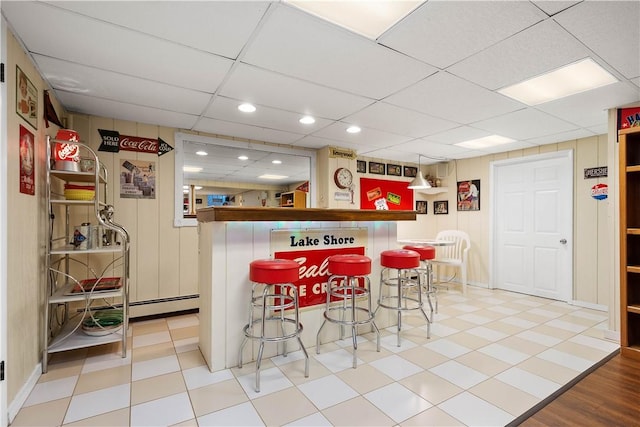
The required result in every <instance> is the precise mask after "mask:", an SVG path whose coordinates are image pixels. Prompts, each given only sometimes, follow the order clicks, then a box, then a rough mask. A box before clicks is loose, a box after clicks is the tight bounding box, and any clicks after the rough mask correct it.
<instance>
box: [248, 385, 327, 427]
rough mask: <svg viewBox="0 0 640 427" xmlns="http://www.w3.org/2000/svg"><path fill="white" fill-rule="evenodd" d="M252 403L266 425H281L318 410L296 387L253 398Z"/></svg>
mask: <svg viewBox="0 0 640 427" xmlns="http://www.w3.org/2000/svg"><path fill="white" fill-rule="evenodd" d="M284 402H286V403H285V404H283V403H284ZM252 403H253V406H254V407H255V408H256V411H258V414H260V417H261V418H262V419H263V420H264V422H265V424H266V425H268V426H276V425H279V426H281V425H284V424H287V423H290V422H291V421H295V420H297V419H299V418H303V417H306V416H307V415H311V414H314V413H316V412H318V408H316V407H315V405H314V404H313V403H311V401H310V400H309V399H307V397H306V396H305V395H304V394H303V393H302V392H301V391H300V390H298V389H297V388H296V387H290V388H287V389H285V390H282V391H279V392H276V393H271V394H268V395H266V396H263V397H259V398H257V399H253V400H252Z"/></svg>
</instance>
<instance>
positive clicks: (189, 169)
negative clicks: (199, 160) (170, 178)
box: [182, 166, 202, 173]
mask: <svg viewBox="0 0 640 427" xmlns="http://www.w3.org/2000/svg"><path fill="white" fill-rule="evenodd" d="M182 171H183V172H193V173H196V172H202V168H200V167H198V166H183V167H182Z"/></svg>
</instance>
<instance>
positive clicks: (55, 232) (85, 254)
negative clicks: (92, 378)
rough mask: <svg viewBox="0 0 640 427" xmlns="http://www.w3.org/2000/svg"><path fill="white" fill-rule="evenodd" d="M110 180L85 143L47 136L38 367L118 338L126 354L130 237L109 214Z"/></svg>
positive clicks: (110, 207)
mask: <svg viewBox="0 0 640 427" xmlns="http://www.w3.org/2000/svg"><path fill="white" fill-rule="evenodd" d="M59 135H60V133H59ZM63 135H65V136H66V134H63ZM107 184H108V175H107V170H106V168H104V166H103V165H102V164H101V163H100V161H99V159H98V155H97V154H96V152H95V151H94V150H93V149H91V148H90V147H89V146H88V145H86V144H84V143H82V142H79V141H77V138H72V140H68V139H66V138H65V139H61V138H60V137H59V136H57V137H56V139H54V138H51V137H47V173H46V198H47V206H48V214H49V215H48V218H49V224H48V227H47V240H48V241H47V245H46V263H47V281H46V287H47V288H46V292H45V307H44V309H45V316H44V322H45V325H44V334H43V335H44V337H43V338H44V342H43V362H42V372H43V373H45V372H47V369H48V360H49V356H50V355H51V354H53V353H57V352H62V351H68V350H75V349H79V348H85V347H92V346H96V345H102V344H108V343H120V344H121V348H120V350H121V354H122V357H126V353H127V329H128V323H129V248H130V240H129V234H128V233H127V230H126V229H125V228H124V227H123V226H122V225H120V224H118V223H117V222H115V221H114V218H113V216H114V209H113V206H111V205H109V204H108V203H107V194H108V192H107Z"/></svg>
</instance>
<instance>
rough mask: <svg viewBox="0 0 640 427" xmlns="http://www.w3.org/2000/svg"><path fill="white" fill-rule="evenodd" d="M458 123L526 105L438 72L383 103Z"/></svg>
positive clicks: (472, 120) (476, 119) (491, 115)
mask: <svg viewBox="0 0 640 427" xmlns="http://www.w3.org/2000/svg"><path fill="white" fill-rule="evenodd" d="M384 101H385V102H388V103H390V104H393V105H396V106H399V107H404V108H408V109H412V110H416V111H420V112H423V113H426V114H430V115H432V116H435V117H441V118H443V119H446V120H450V121H452V122H456V123H472V122H475V121H478V120H482V119H487V118H489V117H493V116H497V115H500V114H504V113H507V112H510V111H515V110H518V109H520V108H524V104H521V103H519V102H517V101H514V100H512V99H510V98H507V97H505V96H503V95H500V94H498V93H493V92H491V91H489V90H487V89H484V88H482V87H479V86H477V85H474V84H473V83H470V82H468V81H465V80H463V79H460V78H458V77H456V76H453V75H451V74H449V73H447V72H439V73H437V74H435V75H433V76H430V77H428V78H426V79H424V80H423V81H421V82H419V83H416V84H415V85H413V86H411V87H408V88H407V89H405V90H402V91H400V92H398V93H396V94H394V95H391V96H389V97H388V98H386V99H385V100H384Z"/></svg>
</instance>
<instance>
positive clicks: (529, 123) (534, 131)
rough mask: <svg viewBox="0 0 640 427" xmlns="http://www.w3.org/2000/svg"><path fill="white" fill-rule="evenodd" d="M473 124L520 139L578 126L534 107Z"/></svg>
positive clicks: (498, 133) (565, 130)
mask: <svg viewBox="0 0 640 427" xmlns="http://www.w3.org/2000/svg"><path fill="white" fill-rule="evenodd" d="M473 126H474V127H477V128H479V129H484V130H486V131H487V132H491V133H492V134H496V135H500V136H506V137H507V138H513V139H515V140H520V141H521V140H528V139H531V138H537V137H540V136H545V135H551V134H554V133H559V132H568V131H571V130H575V129H576V128H577V126H576V125H573V124H571V123H568V122H565V121H563V120H560V119H558V118H556V117H553V116H551V115H549V114H547V113H543V112H542V111H538V110H535V109H533V108H527V109H524V110H520V111H516V112H513V113H508V114H505V115H502V116H500V117H494V118H492V119H488V120H483V121H481V122H476V123H474V124H473Z"/></svg>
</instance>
